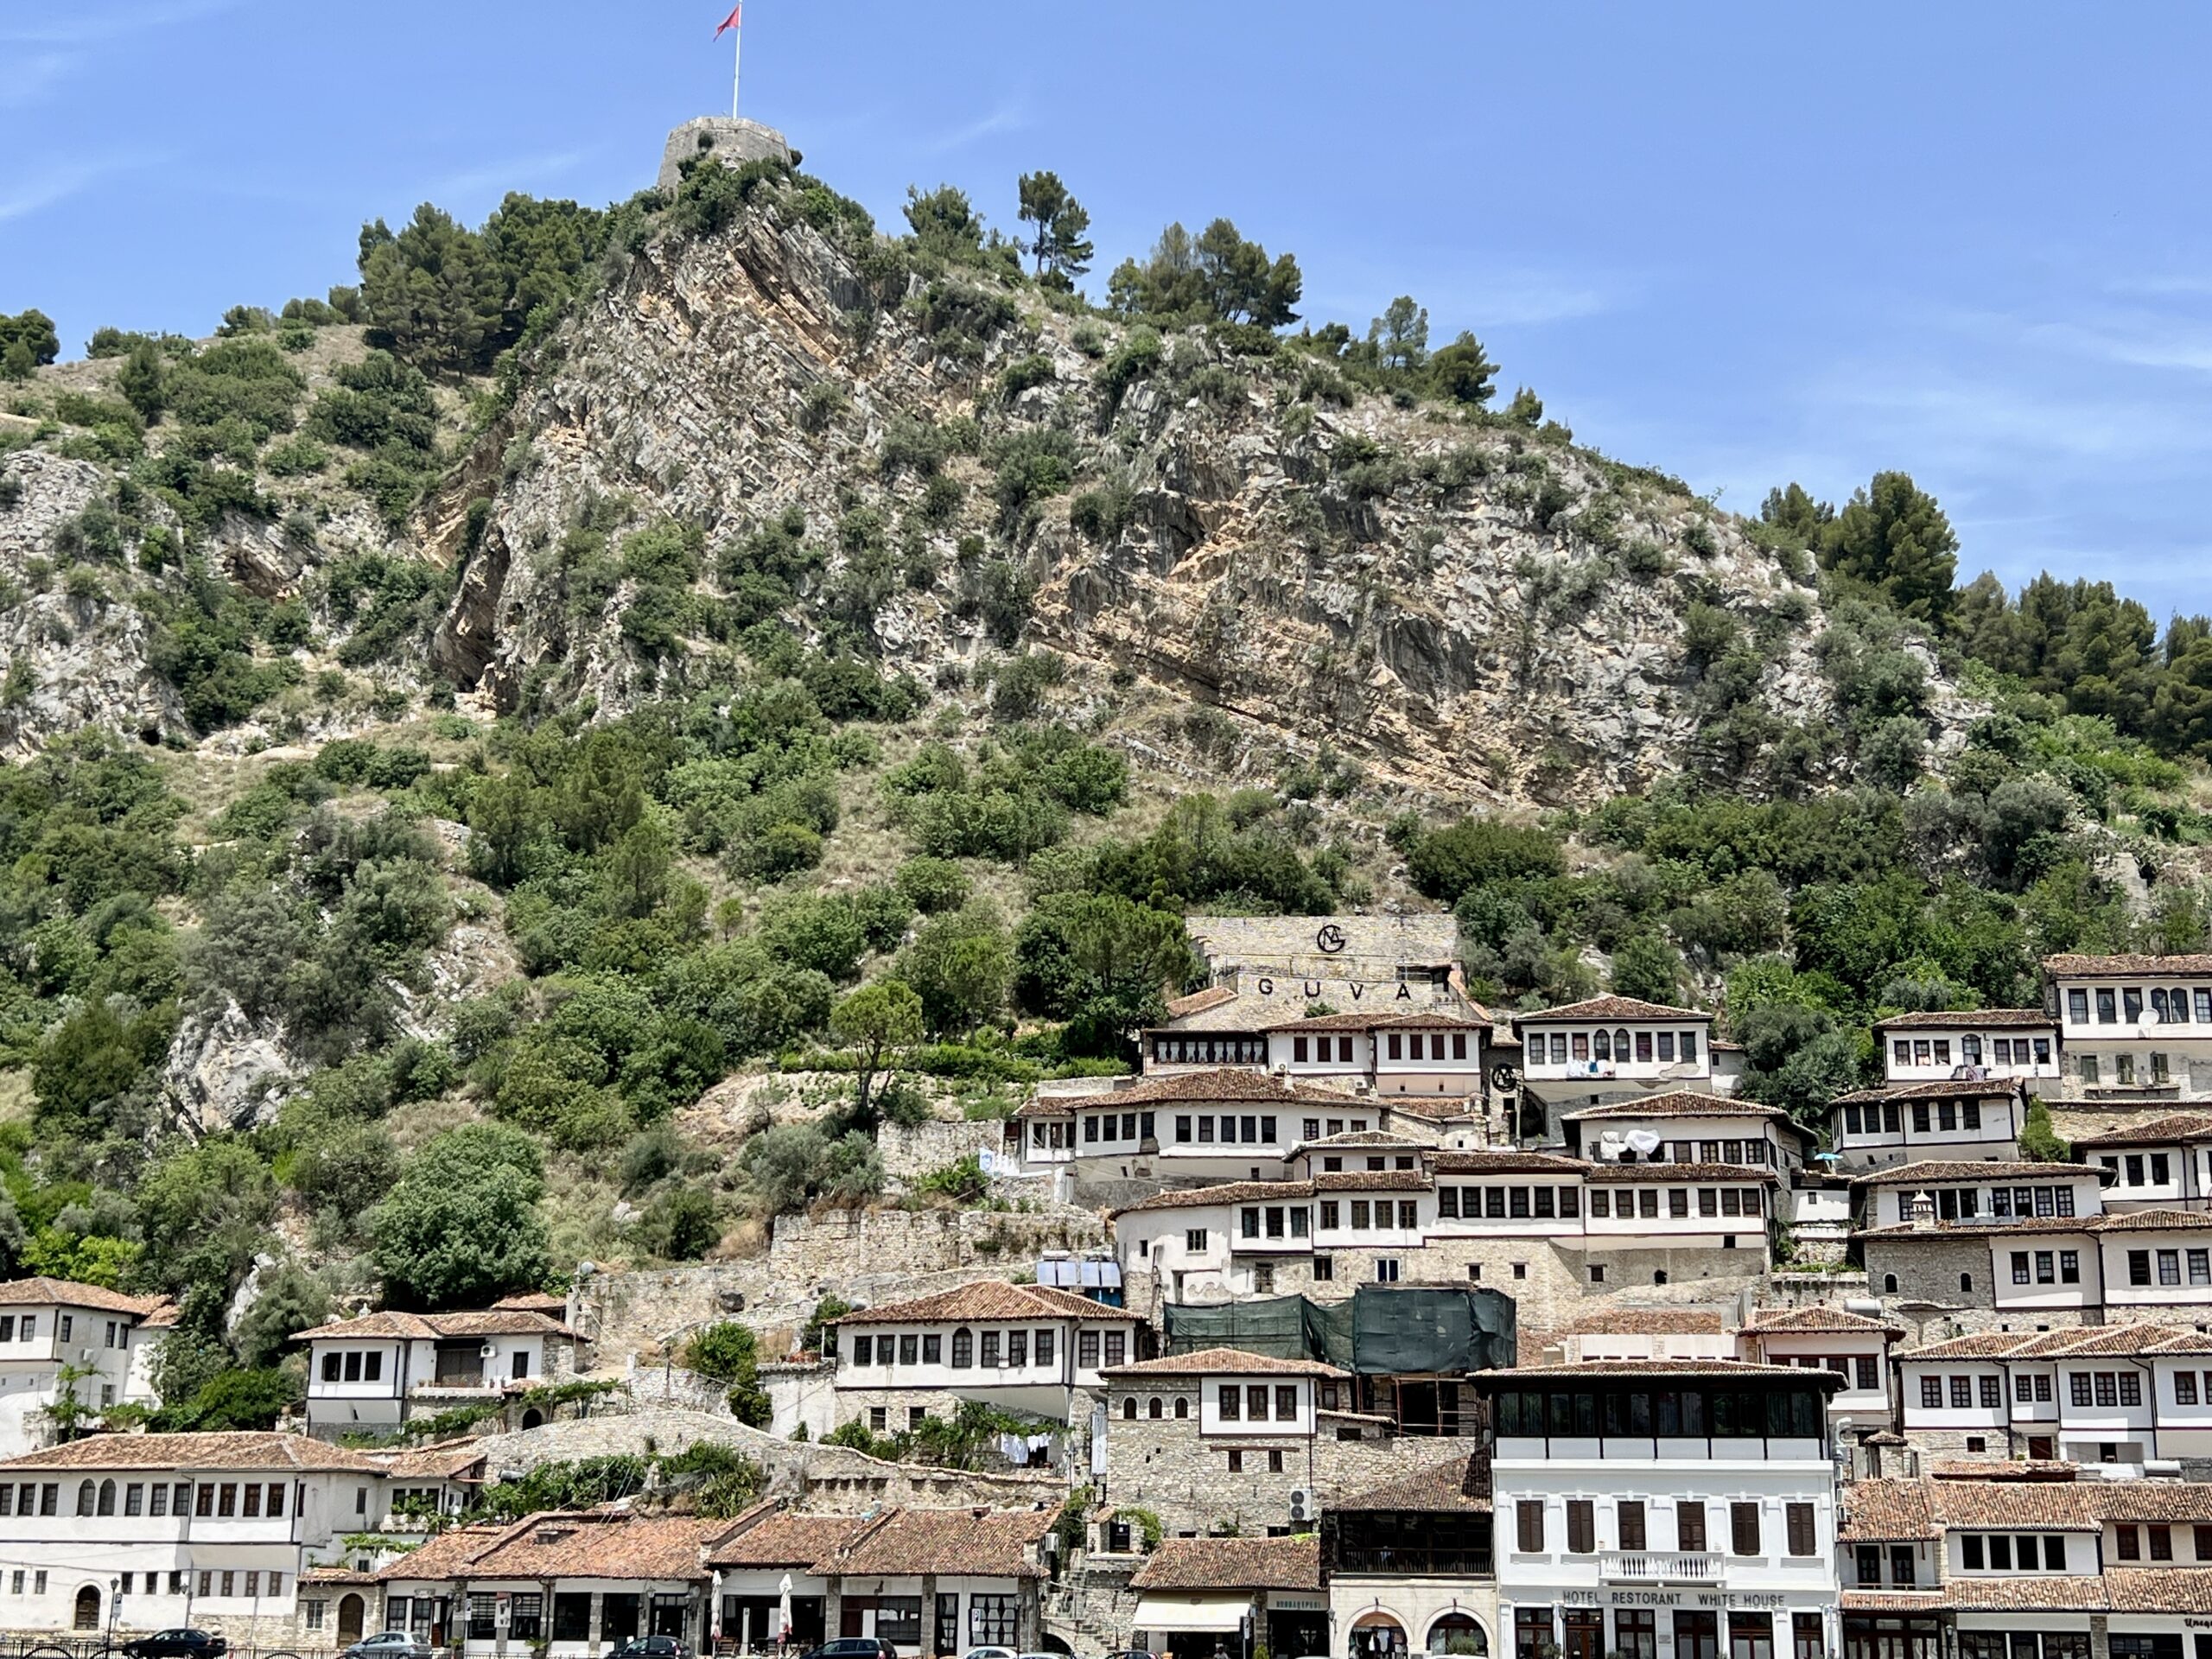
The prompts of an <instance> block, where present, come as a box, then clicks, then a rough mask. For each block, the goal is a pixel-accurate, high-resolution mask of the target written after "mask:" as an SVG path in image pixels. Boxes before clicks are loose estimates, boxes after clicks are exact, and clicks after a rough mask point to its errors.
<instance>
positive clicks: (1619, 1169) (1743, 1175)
mask: <svg viewBox="0 0 2212 1659" xmlns="http://www.w3.org/2000/svg"><path fill="white" fill-rule="evenodd" d="M1583 1179H1585V1180H1590V1181H1661V1182H1664V1181H1727V1182H1729V1183H1731V1184H1732V1185H1738V1184H1740V1183H1742V1182H1745V1181H1764V1182H1765V1183H1766V1184H1767V1185H1769V1186H1777V1185H1781V1179H1782V1178H1781V1177H1780V1176H1778V1175H1777V1174H1776V1173H1774V1171H1773V1170H1771V1169H1770V1168H1769V1167H1767V1166H1766V1165H1764V1164H1591V1165H1589V1166H1586V1168H1585V1170H1584V1172H1583Z"/></svg>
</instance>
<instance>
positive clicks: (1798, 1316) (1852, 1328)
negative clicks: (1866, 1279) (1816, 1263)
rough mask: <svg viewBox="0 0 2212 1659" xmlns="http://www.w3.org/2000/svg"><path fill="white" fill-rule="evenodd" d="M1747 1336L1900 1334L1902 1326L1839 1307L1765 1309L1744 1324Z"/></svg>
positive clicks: (1899, 1335)
mask: <svg viewBox="0 0 2212 1659" xmlns="http://www.w3.org/2000/svg"><path fill="white" fill-rule="evenodd" d="M1744 1332H1745V1335H1747V1336H1757V1337H1772V1336H1789V1335H1792V1334H1795V1333H1797V1332H1804V1333H1807V1334H1812V1333H1820V1334H1822V1335H1827V1334H1838V1335H1840V1334H1844V1333H1850V1334H1853V1335H1863V1336H1891V1337H1901V1336H1903V1335H1904V1330H1903V1328H1902V1327H1900V1326H1897V1325H1885V1324H1884V1323H1883V1322H1882V1321H1881V1320H1879V1319H1868V1318H1867V1317H1866V1315H1865V1314H1863V1313H1852V1312H1851V1311H1850V1310H1849V1309H1847V1308H1841V1307H1790V1308H1765V1309H1762V1310H1761V1311H1760V1312H1759V1313H1757V1314H1754V1315H1753V1316H1752V1319H1751V1323H1750V1324H1749V1325H1745V1327H1744Z"/></svg>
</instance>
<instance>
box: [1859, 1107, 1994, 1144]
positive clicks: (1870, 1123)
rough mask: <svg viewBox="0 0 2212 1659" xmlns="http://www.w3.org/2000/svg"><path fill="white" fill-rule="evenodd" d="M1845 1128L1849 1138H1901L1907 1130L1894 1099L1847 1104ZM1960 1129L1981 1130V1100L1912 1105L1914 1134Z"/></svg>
mask: <svg viewBox="0 0 2212 1659" xmlns="http://www.w3.org/2000/svg"><path fill="white" fill-rule="evenodd" d="M1843 1127H1844V1130H1845V1132H1846V1133H1847V1134H1849V1135H1901V1134H1903V1133H1904V1111H1903V1109H1902V1108H1901V1107H1900V1106H1899V1105H1898V1104H1897V1102H1896V1101H1894V1100H1880V1101H1869V1102H1867V1103H1866V1104H1865V1105H1863V1106H1859V1105H1853V1104H1849V1103H1847V1104H1846V1105H1845V1106H1844V1109H1843ZM1960 1128H1968V1129H1976V1130H1978V1129H1980V1128H1981V1103H1980V1101H1978V1100H1939V1101H1936V1102H1934V1103H1933V1106H1932V1109H1931V1105H1930V1103H1929V1102H1928V1101H1924V1100H1922V1101H1915V1102H1914V1103H1913V1106H1912V1132H1913V1133H1914V1134H1915V1135H1933V1134H1935V1133H1936V1132H1937V1131H1938V1130H1941V1131H1942V1133H1943V1134H1946V1135H1951V1134H1955V1133H1956V1132H1957V1131H1958V1130H1959V1129H1960Z"/></svg>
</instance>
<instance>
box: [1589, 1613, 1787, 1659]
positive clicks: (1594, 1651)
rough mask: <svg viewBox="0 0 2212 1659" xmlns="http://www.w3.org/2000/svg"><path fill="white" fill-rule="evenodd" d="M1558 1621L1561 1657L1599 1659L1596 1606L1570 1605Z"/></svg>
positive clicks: (1600, 1618)
mask: <svg viewBox="0 0 2212 1659" xmlns="http://www.w3.org/2000/svg"><path fill="white" fill-rule="evenodd" d="M1560 1625H1561V1630H1560V1656H1561V1659H1599V1655H1600V1654H1602V1653H1603V1652H1604V1651H1605V1615H1604V1614H1603V1613H1601V1612H1599V1611H1598V1610H1597V1609H1596V1608H1594V1607H1570V1608H1568V1609H1567V1611H1566V1612H1565V1613H1564V1614H1563V1615H1562V1616H1561V1618H1560ZM1769 1659H1772V1656H1771V1655H1770V1656H1769Z"/></svg>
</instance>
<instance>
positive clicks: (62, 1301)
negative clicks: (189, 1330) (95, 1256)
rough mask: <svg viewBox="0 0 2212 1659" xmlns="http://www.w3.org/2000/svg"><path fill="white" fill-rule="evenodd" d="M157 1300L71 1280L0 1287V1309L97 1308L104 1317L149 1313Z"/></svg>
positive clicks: (29, 1281)
mask: <svg viewBox="0 0 2212 1659" xmlns="http://www.w3.org/2000/svg"><path fill="white" fill-rule="evenodd" d="M162 1300H163V1299H162V1298H161V1297H159V1296H126V1295H124V1294H123V1293H122V1292H121V1291H119V1290H109V1289H108V1288H106V1287H105V1286H102V1285H87V1284H83V1283H80V1282H79V1281H77V1280H74V1279H47V1278H35V1279H11V1280H10V1281H8V1282H7V1283H6V1284H4V1285H0V1307H46V1306H60V1307H97V1308H99V1310H100V1311H101V1312H102V1313H138V1314H146V1313H152V1312H153V1311H154V1310H155V1309H156V1308H157V1307H159V1306H161V1305H162Z"/></svg>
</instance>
